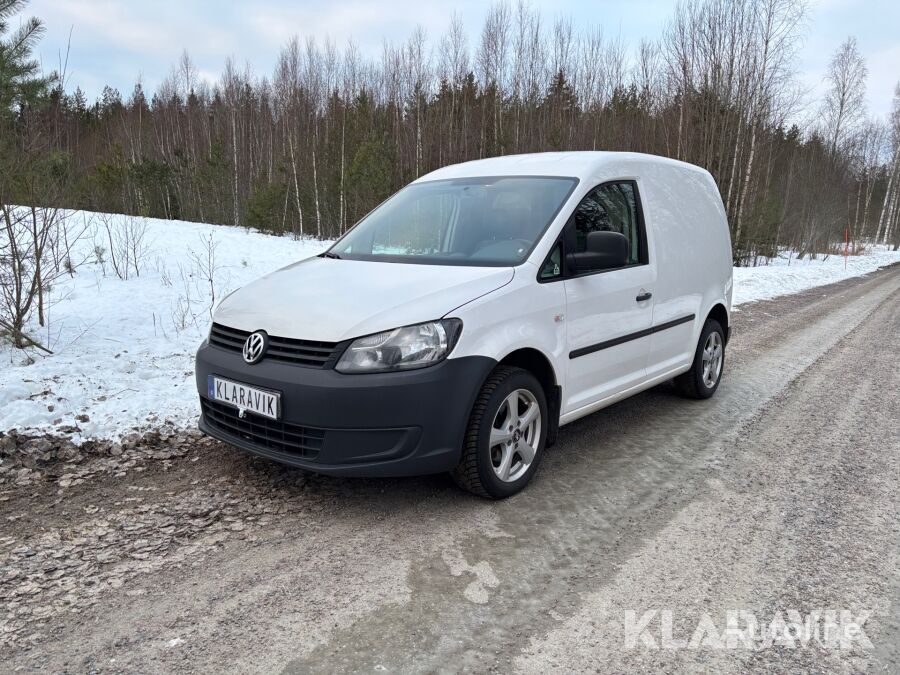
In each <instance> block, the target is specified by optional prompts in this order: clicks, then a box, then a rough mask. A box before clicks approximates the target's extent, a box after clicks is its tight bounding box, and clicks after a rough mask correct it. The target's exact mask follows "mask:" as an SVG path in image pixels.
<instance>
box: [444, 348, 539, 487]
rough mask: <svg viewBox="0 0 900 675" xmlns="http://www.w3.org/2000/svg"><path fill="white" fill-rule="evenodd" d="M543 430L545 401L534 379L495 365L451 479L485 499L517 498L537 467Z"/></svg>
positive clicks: (517, 369)
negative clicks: (512, 496)
mask: <svg viewBox="0 0 900 675" xmlns="http://www.w3.org/2000/svg"><path fill="white" fill-rule="evenodd" d="M548 426H549V417H548V414H547V398H546V395H545V393H544V389H543V387H541V384H540V382H538V380H537V378H536V377H535V376H534V375H532V374H531V373H530V372H528V371H527V370H523V369H522V368H513V367H510V366H498V367H497V368H496V369H495V370H494V371H493V372H492V373H491V374H490V376H489V377H488V378H487V381H486V382H485V383H484V385H483V386H482V387H481V391H480V392H479V394H478V398H477V399H476V400H475V405H474V406H473V407H472V413H471V415H470V416H469V425H468V428H467V429H466V435H465V439H464V441H463V449H462V457H461V459H460V462H459V464H458V465H457V467H456V468H455V469H454V470H453V471H452V472H451V475H452V476H453V479H454V480H455V481H456V483H457V484H458V485H459V486H460V487H462V488H464V489H466V490H468V491H469V492H472V493H474V494H477V495H479V496H481V497H486V498H488V499H503V498H505V497H509V496H511V495H514V494H516V493H517V492H519V491H520V490H522V488H524V487H525V486H526V485H527V484H528V482H529V481H530V480H531V478H532V476H534V474H535V472H536V471H537V469H538V467H539V466H540V463H541V460H542V459H543V457H544V447H545V445H546V441H547V428H548Z"/></svg>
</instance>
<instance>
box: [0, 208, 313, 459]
mask: <svg viewBox="0 0 900 675" xmlns="http://www.w3.org/2000/svg"><path fill="white" fill-rule="evenodd" d="M71 218H72V219H73V220H74V221H75V222H77V223H78V222H84V223H86V224H87V225H88V226H89V231H88V235H87V236H86V237H84V238H82V239H81V240H80V241H79V242H78V244H77V247H76V254H75V255H74V256H73V259H74V260H76V261H80V260H81V259H83V258H84V257H86V256H88V255H90V254H91V252H92V251H93V249H94V246H95V243H96V244H99V245H102V246H104V248H107V249H109V248H110V246H109V244H108V243H107V240H106V239H105V237H106V232H105V230H104V229H103V224H102V223H101V222H100V221H99V219H98V218H97V217H96V216H95V214H91V213H85V212H74V213H73V214H72V215H71ZM112 218H114V219H115V220H116V221H117V222H118V224H122V223H124V222H125V221H126V219H127V217H126V216H112ZM131 220H132V221H135V220H136V221H138V222H139V223H141V222H145V223H146V225H147V230H146V236H145V244H146V253H145V255H144V258H145V266H144V267H143V268H142V269H141V271H140V276H137V277H135V276H131V277H130V278H129V279H128V280H127V281H123V280H121V279H119V278H118V277H117V276H116V274H115V273H114V272H113V271H112V269H111V268H110V264H109V262H107V264H106V274H105V276H104V272H103V269H102V267H101V265H99V264H96V263H93V262H90V263H87V264H84V265H82V266H81V267H79V268H78V269H77V270H76V272H75V275H74V277H70V276H69V275H67V274H66V275H64V276H63V277H62V278H61V279H60V280H59V281H57V282H56V283H55V284H54V286H53V287H52V289H51V292H50V295H49V310H48V312H47V318H48V322H47V323H48V325H47V327H46V328H44V329H42V328H40V327H39V326H38V325H37V321H36V318H35V317H32V321H31V323H30V325H29V327H28V332H29V334H30V335H33V336H35V337H36V338H37V339H39V340H40V341H41V342H42V343H43V344H45V345H46V346H48V347H49V348H50V349H52V350H53V355H51V356H47V355H44V354H42V353H41V352H39V351H37V350H34V349H29V350H27V353H26V354H23V352H22V351H20V350H15V349H12V348H11V347H9V346H8V345H4V346H3V347H2V348H0V363H2V364H3V365H2V367H0V430H7V429H11V428H15V429H17V430H18V431H19V432H20V433H22V432H34V431H51V430H55V431H60V430H65V431H66V432H67V433H70V434H71V435H72V437H73V439H74V440H75V441H76V442H78V441H83V440H86V439H89V438H119V437H121V436H122V435H125V434H127V433H129V432H130V431H131V430H132V429H134V428H146V427H150V426H153V425H159V424H163V423H165V422H166V421H170V422H171V423H172V424H174V425H175V426H178V427H186V426H192V425H194V424H196V421H197V393H196V387H195V385H194V379H193V378H194V376H193V369H194V366H193V360H194V353H195V352H196V350H197V347H198V346H199V345H200V343H201V342H202V341H203V339H204V338H205V337H206V333H207V331H208V329H209V324H210V314H209V304H210V301H209V289H208V283H207V282H205V281H203V280H201V279H200V278H199V276H198V272H199V271H200V268H199V267H198V265H197V264H196V262H195V261H194V260H192V255H193V256H195V257H202V256H205V255H206V241H205V238H208V237H210V236H212V241H213V242H214V244H215V247H216V248H215V257H216V268H217V270H216V273H215V274H214V279H215V282H216V283H215V286H216V295H217V300H218V299H221V298H223V297H225V295H227V294H228V293H229V292H231V291H232V290H234V289H236V288H239V287H240V286H242V285H244V284H246V283H249V282H250V281H252V280H253V279H255V278H257V277H260V276H262V275H264V274H267V273H268V272H271V271H274V270H276V269H278V268H280V267H284V266H285V265H288V264H290V263H292V262H295V261H297V260H301V259H303V258H307V257H309V256H312V255H316V254H318V253H320V252H321V251H323V250H324V249H325V248H327V246H328V245H329V244H330V242H323V241H317V240H313V239H302V240H295V239H293V238H291V237H275V236H272V235H268V234H263V233H260V232H255V231H248V230H247V229H245V228H238V227H230V226H222V225H205V224H198V223H189V222H183V221H167V220H155V219H149V218H148V219H134V218H132V219H131ZM113 227H115V224H114V225H113ZM79 229H80V228H79ZM108 257H109V253H108V252H107V258H108ZM182 316H186V318H185V319H184V320H182V319H181V317H182ZM32 360H33V362H30V361H32ZM84 416H86V417H84ZM69 427H74V429H72V428H69Z"/></svg>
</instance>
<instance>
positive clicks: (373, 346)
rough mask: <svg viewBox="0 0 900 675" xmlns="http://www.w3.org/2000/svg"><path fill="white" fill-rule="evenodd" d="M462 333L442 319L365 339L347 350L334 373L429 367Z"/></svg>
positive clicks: (458, 325)
mask: <svg viewBox="0 0 900 675" xmlns="http://www.w3.org/2000/svg"><path fill="white" fill-rule="evenodd" d="M461 330H462V321H460V320H459V319H443V320H441V321H429V322H428V323H419V324H416V325H415V326H404V327H403V328H395V329H394V330H386V331H384V332H382V333H376V334H375V335H367V336H365V337H361V338H358V339H356V340H354V341H353V342H352V343H351V344H350V346H349V347H347V349H346V350H345V351H344V354H343V355H342V356H341V359H340V361H338V363H337V366H335V370H337V371H339V372H341V373H377V372H384V371H389V370H410V369H412V368H424V367H425V366H432V365H434V364H436V363H440V362H441V361H443V360H444V359H445V358H446V357H447V354H449V353H450V350H452V349H453V346H454V345H455V344H456V339H457V338H458V337H459V333H460V331H461Z"/></svg>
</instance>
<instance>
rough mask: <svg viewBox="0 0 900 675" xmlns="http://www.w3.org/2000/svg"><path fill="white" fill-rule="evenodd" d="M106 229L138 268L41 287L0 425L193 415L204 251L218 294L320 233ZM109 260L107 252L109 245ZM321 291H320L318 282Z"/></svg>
mask: <svg viewBox="0 0 900 675" xmlns="http://www.w3.org/2000/svg"><path fill="white" fill-rule="evenodd" d="M71 217H72V219H73V222H76V223H83V224H86V225H87V226H88V234H87V236H85V237H84V238H82V239H81V240H80V241H79V242H78V244H77V246H76V253H75V255H74V256H73V259H74V260H75V261H76V262H78V261H79V260H82V259H84V258H89V257H91V256H92V252H93V251H94V247H95V246H97V245H99V246H101V247H103V248H106V249H109V248H110V246H109V243H108V239H107V235H106V231H105V229H104V223H103V222H102V221H101V218H100V216H98V215H96V214H90V213H84V212H76V213H74V214H72V216H71ZM109 218H111V219H112V220H111V224H112V227H113V229H114V230H115V229H116V228H119V229H121V228H123V227H124V226H125V225H132V226H135V225H136V226H137V228H138V230H140V229H141V227H142V224H145V225H146V235H145V240H144V242H145V248H146V251H145V253H144V254H143V265H142V267H141V270H140V276H134V274H133V272H132V274H131V275H130V278H129V279H128V280H127V281H126V280H122V279H119V278H118V277H117V276H116V274H115V273H114V272H113V270H112V269H111V265H110V262H109V260H107V262H106V264H105V270H104V266H103V265H101V264H99V263H97V262H94V261H91V262H87V263H85V264H83V265H82V266H80V267H79V268H78V269H77V271H76V273H75V274H74V276H69V275H64V276H63V277H62V278H61V279H60V280H58V281H57V282H56V283H55V285H54V287H53V288H52V291H51V293H50V297H49V311H48V319H49V322H48V326H47V328H45V329H40V328H38V326H37V325H36V322H35V321H32V323H31V325H30V327H29V329H30V331H31V334H32V335H35V336H38V337H39V338H40V339H41V341H42V342H44V343H45V344H46V345H47V346H48V347H50V348H51V349H52V350H53V352H54V353H53V355H50V356H47V355H42V354H41V353H40V352H38V351H36V350H33V349H31V350H28V352H27V357H26V356H25V355H23V353H22V352H21V351H19V350H14V349H11V348H9V347H8V346H5V347H3V348H0V359H2V368H0V430H6V429H11V428H15V429H18V430H19V431H20V432H35V431H54V430H55V431H57V432H59V431H64V432H66V433H70V434H72V436H73V437H74V438H75V439H76V440H84V439H88V438H92V437H103V438H115V437H119V436H121V435H124V434H126V433H128V432H129V431H131V430H132V429H134V428H148V427H152V426H153V425H158V424H163V423H165V422H166V421H167V420H168V421H171V423H172V424H174V425H176V426H192V425H194V424H195V423H196V419H197V408H198V405H197V394H196V391H195V386H194V379H193V356H194V352H195V351H196V348H197V346H198V345H199V343H200V342H201V341H202V339H203V338H204V336H205V334H206V331H207V329H208V326H209V309H210V304H211V303H210V295H209V282H208V280H207V279H206V278H205V276H208V275H205V274H204V272H205V271H206V270H205V269H204V267H205V268H206V269H208V267H209V266H208V265H205V264H204V263H203V262H202V261H203V260H205V259H206V258H207V249H208V242H209V241H210V237H211V238H212V239H211V241H212V242H213V244H214V245H215V265H214V268H215V273H214V275H213V278H214V286H215V290H216V298H217V299H220V298H222V297H224V296H225V295H226V294H227V293H228V292H230V291H231V290H233V289H235V288H238V287H240V286H241V285H243V284H245V283H247V282H249V281H251V280H253V279H255V278H256V277H259V276H261V275H263V274H266V273H267V272H270V271H272V270H275V269H278V268H279V267H282V266H284V265H287V264H288V263H291V262H293V261H295V260H299V259H302V258H306V257H309V256H311V255H315V254H317V253H319V252H320V251H322V250H324V248H325V247H326V246H327V245H328V242H320V241H315V240H300V241H297V240H294V239H292V238H289V237H273V236H270V235H266V234H262V233H259V232H248V231H247V230H245V229H243V228H235V227H227V226H217V225H204V224H198V223H188V222H180V221H165V220H153V219H135V218H126V217H124V216H110V217H109ZM106 257H107V259H108V258H109V252H108V251H107V253H106ZM892 262H900V253H894V252H889V251H887V250H885V249H875V250H873V251H871V252H869V253H868V254H866V255H863V256H857V257H851V258H850V259H849V261H848V264H847V269H846V270H845V269H844V260H843V258H841V257H837V256H831V257H829V258H828V259H827V260H825V261H822V260H821V259H820V260H816V261H809V260H804V261H801V262H798V261H797V260H796V259H794V260H792V261H791V262H790V265H788V260H787V258H786V257H785V258H779V259H777V260H774V261H772V263H771V264H770V265H768V266H762V267H755V268H737V269H735V292H734V300H735V304H740V303H743V302H749V301H752V300H760V299H763V298H771V297H775V296H777V295H782V294H785V293H795V292H797V291H800V290H803V289H806V288H810V287H813V286H818V285H822V284H828V283H832V282H834V281H838V280H840V279H844V278H846V277H850V276H858V275H862V274H865V273H867V272H871V271H873V270H875V269H877V268H878V267H881V266H883V265H886V264H889V263H892ZM323 292H327V289H323Z"/></svg>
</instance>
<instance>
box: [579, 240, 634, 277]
mask: <svg viewBox="0 0 900 675" xmlns="http://www.w3.org/2000/svg"><path fill="white" fill-rule="evenodd" d="M585 249H586V250H584V251H582V252H580V253H570V254H569V256H568V257H569V264H570V265H572V266H573V267H574V268H575V269H576V270H577V271H578V272H590V271H593V270H608V269H614V268H616V267H624V266H625V265H626V264H628V239H626V238H625V235H624V234H619V233H618V232H588V235H587V239H586V240H585Z"/></svg>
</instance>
